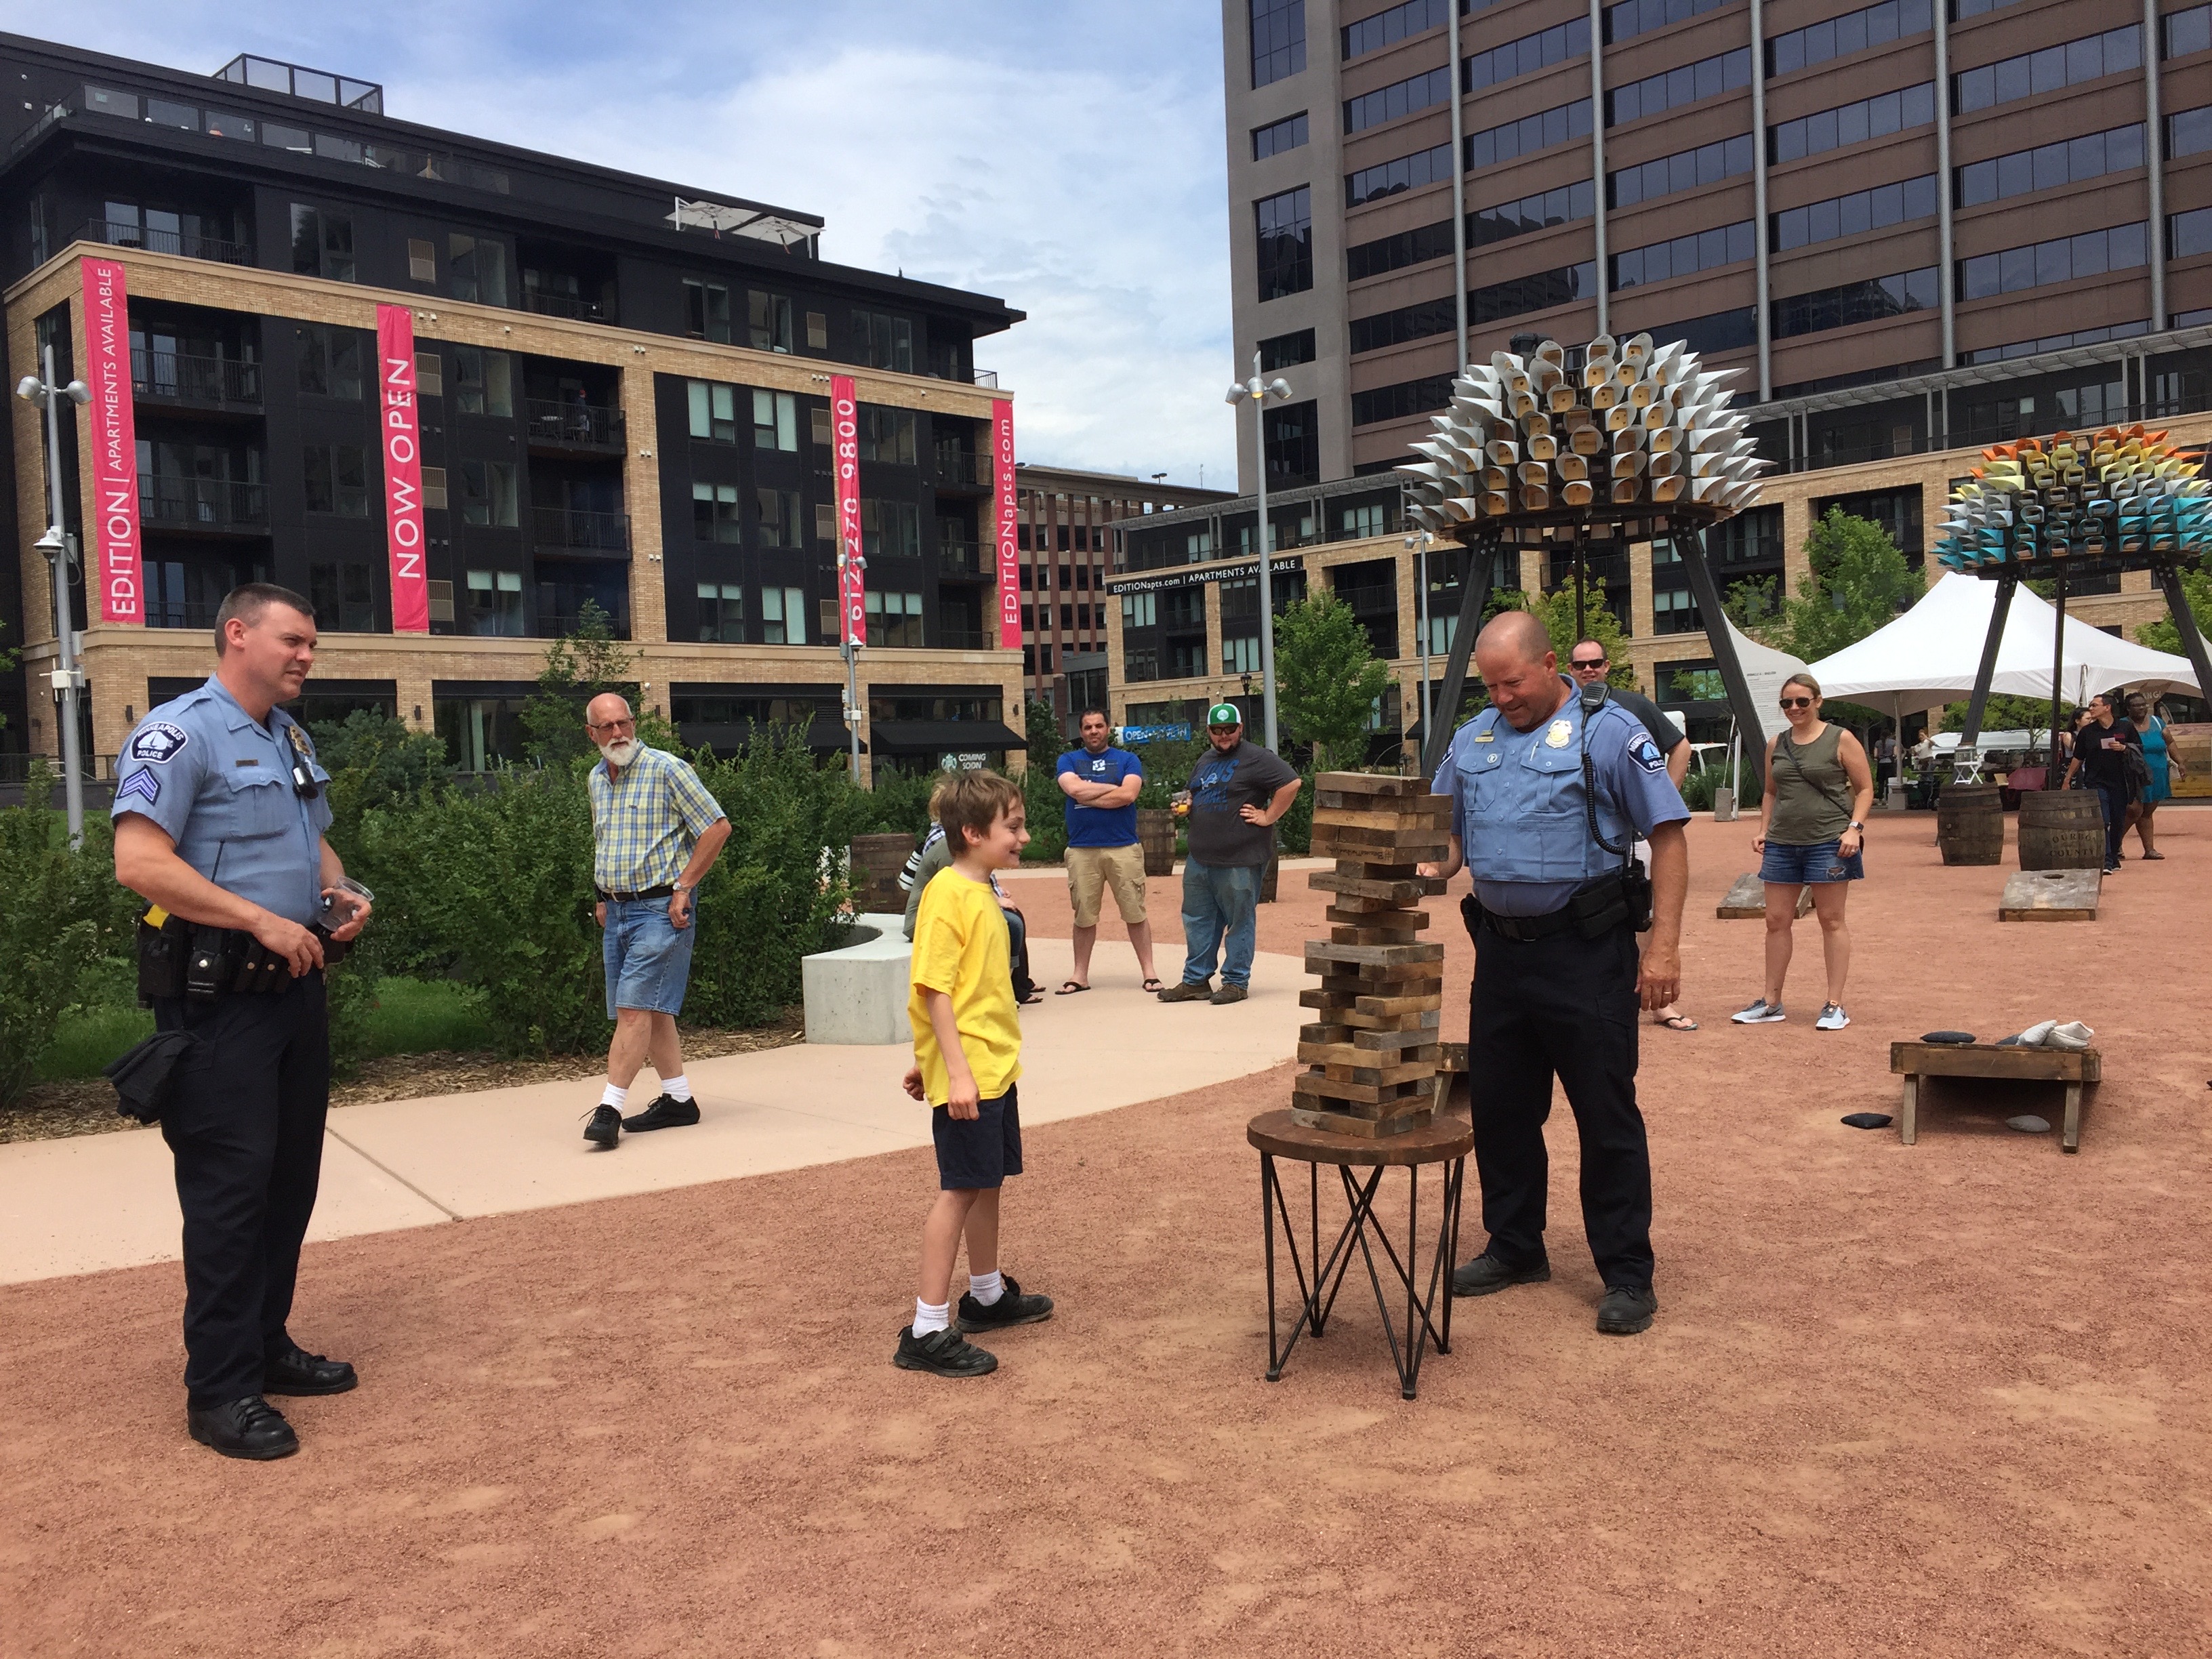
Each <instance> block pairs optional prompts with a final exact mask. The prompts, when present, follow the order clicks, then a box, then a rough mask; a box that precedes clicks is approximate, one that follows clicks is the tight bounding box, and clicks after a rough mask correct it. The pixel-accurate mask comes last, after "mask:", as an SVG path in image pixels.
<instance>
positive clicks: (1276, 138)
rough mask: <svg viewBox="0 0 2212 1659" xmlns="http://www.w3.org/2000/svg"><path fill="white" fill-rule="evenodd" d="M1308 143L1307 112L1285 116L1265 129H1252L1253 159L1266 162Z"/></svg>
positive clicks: (1302, 111)
mask: <svg viewBox="0 0 2212 1659" xmlns="http://www.w3.org/2000/svg"><path fill="white" fill-rule="evenodd" d="M1305 142H1306V112H1304V110H1300V111H1299V112H1297V114H1296V115H1291V116H1285V118H1283V119H1281V120H1279V121H1271V122H1269V123H1268V124H1267V125H1266V126H1264V127H1254V128H1253V129H1252V159H1253V160H1254V161H1266V160H1267V158H1268V157H1269V156H1270V155H1281V154H1282V153H1283V152H1284V151H1285V150H1286V149H1298V148H1299V147H1300V146H1301V145H1303V144H1304V143H1305Z"/></svg>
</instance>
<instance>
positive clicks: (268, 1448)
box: [185, 1394, 300, 1463]
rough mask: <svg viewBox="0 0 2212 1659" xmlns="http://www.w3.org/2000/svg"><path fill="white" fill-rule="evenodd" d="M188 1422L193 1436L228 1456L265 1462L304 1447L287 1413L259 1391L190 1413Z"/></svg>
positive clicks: (187, 1415)
mask: <svg viewBox="0 0 2212 1659" xmlns="http://www.w3.org/2000/svg"><path fill="white" fill-rule="evenodd" d="M185 1425H186V1426H187V1427H189V1428H190V1429H191V1434H192V1438H193V1439H195V1440H197V1441H198V1442H199V1443H200V1444H202V1445H203V1446H207V1447H210V1448H212V1449H214V1450H216V1451H219V1452H221V1453H222V1455H224V1456H225V1457H245V1458H250V1459H252V1461H253V1462H258V1463H265V1462H269V1461H270V1459H271V1458H276V1457H289V1456H290V1455H292V1454H293V1453H294V1452H295V1451H297V1450H299V1449H300V1437H299V1436H298V1435H296V1434H295V1433H293V1432H292V1425H290V1424H289V1423H287V1422H286V1421H285V1420H284V1413H282V1412H280V1411H278V1410H277V1409H276V1407H274V1406H272V1405H270V1403H269V1402H268V1401H265V1400H264V1399H263V1398H262V1397H261V1396H260V1395H258V1394H249V1395H246V1398H245V1399H243V1400H234V1401H231V1402H230V1403H229V1404H228V1406H217V1407H214V1408H213V1409H212V1410H210V1411H204V1412H187V1413H185Z"/></svg>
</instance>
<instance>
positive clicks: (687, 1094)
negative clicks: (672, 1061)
mask: <svg viewBox="0 0 2212 1659" xmlns="http://www.w3.org/2000/svg"><path fill="white" fill-rule="evenodd" d="M660 1092H661V1093H663V1094H664V1095H666V1096H667V1097H669V1098H670V1099H671V1100H689V1099H690V1098H691V1079H690V1078H688V1077H686V1076H684V1073H681V1072H678V1073H677V1074H676V1075H675V1076H674V1077H665V1078H663V1079H660Z"/></svg>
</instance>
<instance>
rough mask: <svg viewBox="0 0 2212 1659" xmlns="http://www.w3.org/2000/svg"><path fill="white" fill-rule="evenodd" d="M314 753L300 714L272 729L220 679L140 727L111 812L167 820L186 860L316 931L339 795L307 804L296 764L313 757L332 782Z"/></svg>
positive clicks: (227, 887) (127, 749)
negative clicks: (327, 840)
mask: <svg viewBox="0 0 2212 1659" xmlns="http://www.w3.org/2000/svg"><path fill="white" fill-rule="evenodd" d="M295 734H296V737H295ZM295 745H296V746H295ZM314 753H315V748H314V744H313V740H312V739H311V738H309V737H308V736H307V731H306V729H305V728H304V727H302V726H301V725H300V724H299V722H298V721H296V720H294V719H293V718H292V717H291V716H290V715H289V714H286V713H285V712H284V711H283V709H281V708H272V709H271V710H270V712H269V720H268V723H267V724H266V725H264V724H263V723H262V722H261V721H259V720H255V719H254V718H253V716H252V715H251V714H247V713H246V710H245V709H243V708H240V706H239V703H238V700H237V699H236V698H235V697H234V696H231V695H230V692H229V691H228V690H227V689H226V688H225V687H224V685H223V684H222V681H221V680H220V679H218V678H215V677H214V676H212V675H210V677H209V678H208V682H207V684H204V685H203V686H201V687H200V688H199V690H197V691H188V692H186V693H185V695H184V696H181V697H179V698H177V699H176V700H175V701H174V702H165V703H163V704H162V705H161V707H160V708H152V709H149V710H148V711H147V714H146V718H145V719H144V720H141V721H139V722H138V725H137V728H136V729H135V730H133V731H132V732H131V736H130V738H128V739H127V740H126V741H125V744H124V745H123V753H122V754H121V756H120V757H118V759H117V761H116V767H115V775H116V782H115V805H114V806H113V808H112V810H111V812H110V816H111V817H115V818H118V819H119V818H120V817H123V815H124V814H125V813H126V812H136V813H137V814H138V815H139V816H140V817H144V818H146V819H148V820H149V822H151V823H156V824H159V825H160V826H161V829H162V830H163V831H164V832H165V833H166V834H167V836H169V837H170V838H171V839H172V840H173V841H174V842H176V845H177V856H178V857H179V858H181V859H182V860H184V861H185V863H186V864H189V865H190V866H191V867H192V868H193V869H195V870H197V871H198V872H200V874H202V875H204V876H205V877H206V878H208V879H209V880H210V881H211V882H213V883H214V884H216V886H218V887H220V888H222V890H224V891H225V892H228V893H234V894H236V895H237V896H239V897H240V898H242V899H247V900H250V901H251V902H253V903H255V904H258V905H260V906H261V907H262V908H264V909H265V910H268V911H270V912H272V913H273V914H275V915H280V916H283V918H285V920H287V921H296V922H298V923H299V924H300V925H301V926H302V927H306V926H307V925H308V924H310V923H312V922H313V921H315V919H316V918H317V917H318V916H319V915H321V914H322V903H323V878H322V872H323V849H322V842H323V833H324V831H325V830H326V829H329V828H330V826H331V803H330V795H329V793H328V791H327V789H325V790H323V791H321V792H319V793H317V795H316V796H315V798H314V799H313V800H303V799H301V798H300V795H299V793H298V792H297V791H295V789H294V788H293V787H292V766H293V763H294V762H295V760H298V759H302V758H304V760H305V762H306V764H307V769H308V772H309V773H310V775H312V776H313V778H314V781H316V782H317V783H318V784H321V785H327V784H328V783H329V782H330V774H329V773H327V772H325V770H324V769H323V768H322V766H321V763H319V762H318V761H317V760H316V759H315V758H314Z"/></svg>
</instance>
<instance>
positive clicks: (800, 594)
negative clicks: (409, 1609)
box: [761, 587, 806, 645]
mask: <svg viewBox="0 0 2212 1659" xmlns="http://www.w3.org/2000/svg"><path fill="white" fill-rule="evenodd" d="M761 641H762V642H763V644H766V645H804V644H805V643H806V590H805V588H803V587H763V589H761Z"/></svg>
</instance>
